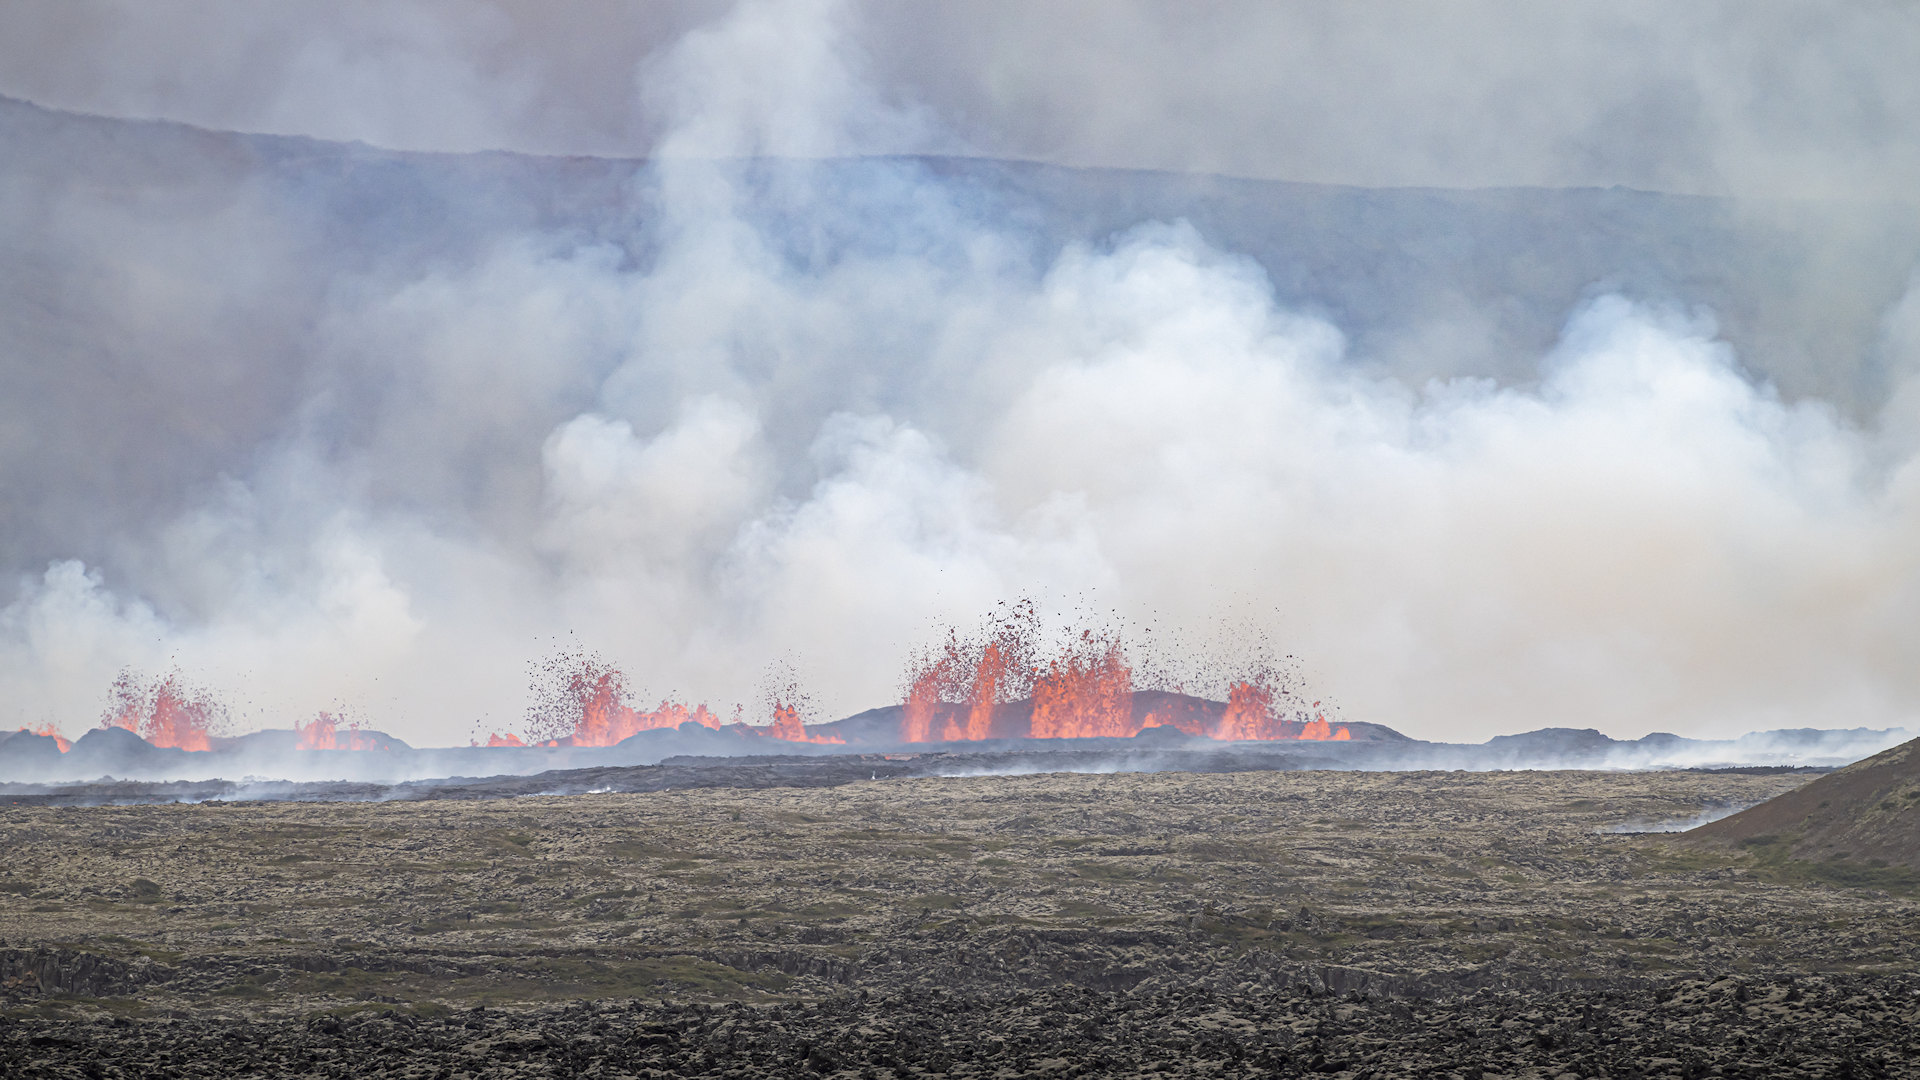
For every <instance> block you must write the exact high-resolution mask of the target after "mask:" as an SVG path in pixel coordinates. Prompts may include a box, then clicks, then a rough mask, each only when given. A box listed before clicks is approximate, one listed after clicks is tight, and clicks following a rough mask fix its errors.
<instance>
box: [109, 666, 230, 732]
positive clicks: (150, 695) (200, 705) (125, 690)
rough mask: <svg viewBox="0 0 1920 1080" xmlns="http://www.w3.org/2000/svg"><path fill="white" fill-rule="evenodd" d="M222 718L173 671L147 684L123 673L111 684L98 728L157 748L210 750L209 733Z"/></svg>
mask: <svg viewBox="0 0 1920 1080" xmlns="http://www.w3.org/2000/svg"><path fill="white" fill-rule="evenodd" d="M224 718H225V710H224V709H222V708H221V706H220V704H219V703H218V702H217V701H215V700H214V699H213V697H212V696H211V695H209V694H208V693H206V692H205V691H202V690H196V689H193V688H190V687H188V686H187V685H186V684H185V682H184V680H182V678H181V676H180V673H179V672H177V671H175V672H172V673H170V674H168V675H167V676H166V677H165V678H163V679H161V680H159V681H158V682H150V683H149V682H143V681H142V680H141V679H140V678H139V677H138V676H136V675H134V674H133V672H131V671H123V672H121V673H120V677H119V678H117V679H115V680H114V681H113V689H112V691H111V704H109V705H108V706H107V713H106V715H105V716H104V717H102V718H101V721H100V726H101V727H103V728H104V727H120V728H126V729H127V730H128V731H131V732H133V733H134V734H136V735H138V736H140V737H141V738H143V739H145V740H147V741H148V742H150V743H152V744H153V745H155V746H159V747H169V748H173V749H179V750H211V749H212V748H213V744H212V742H211V729H212V728H213V727H214V726H215V725H216V724H217V723H218V722H219V721H221V720H223V719H224Z"/></svg>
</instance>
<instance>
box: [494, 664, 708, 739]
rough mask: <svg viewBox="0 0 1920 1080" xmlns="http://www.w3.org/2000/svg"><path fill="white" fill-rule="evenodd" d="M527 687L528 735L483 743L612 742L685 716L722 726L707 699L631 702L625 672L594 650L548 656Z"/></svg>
mask: <svg viewBox="0 0 1920 1080" xmlns="http://www.w3.org/2000/svg"><path fill="white" fill-rule="evenodd" d="M531 689H532V691H533V704H532V705H531V706H530V707H529V708H528V710H527V726H526V737H525V738H524V739H522V738H521V737H519V736H516V735H511V734H507V735H499V734H495V735H490V736H488V738H487V743H486V745H488V746H613V745H615V744H616V743H619V742H621V741H622V740H624V739H628V738H631V737H632V736H634V735H638V734H639V733H640V732H642V731H654V730H658V729H660V728H677V727H679V726H680V725H681V724H684V723H687V722H688V721H692V722H694V723H697V724H699V725H700V726H701V727H707V728H718V727H720V718H719V717H718V716H715V715H714V714H713V712H712V710H710V709H708V708H707V707H706V706H705V705H696V706H694V707H692V708H688V707H687V706H685V705H681V704H679V703H677V702H673V701H662V702H661V703H660V704H659V705H658V706H657V707H655V708H654V709H652V710H644V709H637V708H635V707H634V706H633V704H632V700H633V691H632V689H631V688H630V687H629V685H628V683H627V676H626V673H625V672H623V671H621V670H620V669H619V668H617V667H615V666H614V665H613V664H611V663H609V662H608V661H607V660H605V659H603V658H602V657H600V656H598V655H595V654H592V653H561V654H559V655H557V656H553V657H549V658H548V659H547V660H545V661H544V662H542V663H541V664H540V665H539V666H538V667H536V668H535V670H534V678H533V683H532V686H531Z"/></svg>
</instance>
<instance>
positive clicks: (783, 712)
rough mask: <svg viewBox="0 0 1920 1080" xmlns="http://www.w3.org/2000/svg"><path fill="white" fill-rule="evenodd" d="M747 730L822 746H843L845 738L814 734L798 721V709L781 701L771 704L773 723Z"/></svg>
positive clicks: (786, 740)
mask: <svg viewBox="0 0 1920 1080" xmlns="http://www.w3.org/2000/svg"><path fill="white" fill-rule="evenodd" d="M747 730H748V731H751V732H753V733H754V734H756V735H765V736H766V737H768V738H770V739H779V740H781V741H782V742H799V743H818V744H821V745H823V746H844V745H846V741H847V740H845V739H843V738H841V737H840V736H838V735H814V734H812V733H810V732H808V731H807V725H806V724H804V723H802V722H801V721H800V710H799V709H798V708H795V707H794V706H792V705H788V704H785V703H783V702H778V701H776V702H774V704H773V723H771V724H769V725H767V726H766V727H763V728H755V727H750V728H748V729H747Z"/></svg>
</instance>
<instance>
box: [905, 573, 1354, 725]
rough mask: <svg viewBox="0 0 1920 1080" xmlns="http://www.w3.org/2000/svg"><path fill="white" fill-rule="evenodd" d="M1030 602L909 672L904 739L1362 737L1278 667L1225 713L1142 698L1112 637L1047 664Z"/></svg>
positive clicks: (1236, 693) (1237, 690)
mask: <svg viewBox="0 0 1920 1080" xmlns="http://www.w3.org/2000/svg"><path fill="white" fill-rule="evenodd" d="M1038 642H1039V620H1038V619H1037V618H1036V617H1035V615H1034V610H1033V606H1032V605H1031V604H1030V603H1024V602H1023V603H1021V604H1017V605H1013V606H1011V607H1009V608H1005V609H1003V612H1002V615H1001V617H1000V618H998V619H996V620H995V621H994V622H993V623H992V624H991V626H990V628H989V630H988V632H987V633H986V634H985V635H983V636H982V638H981V639H980V640H978V641H974V640H969V639H963V638H961V637H960V636H959V635H958V634H957V633H956V632H954V631H952V630H949V631H948V632H947V640H946V643H945V644H944V645H943V646H942V647H941V648H940V649H939V650H937V651H933V652H928V653H923V654H921V655H920V656H918V657H915V658H914V660H913V661H912V663H911V664H910V665H909V667H908V671H907V679H906V701H905V703H904V706H903V708H902V716H901V724H900V737H901V741H903V742H910V743H927V742H975V741H979V740H981V739H1010V738H1033V739H1086V738H1101V737H1105V738H1131V737H1132V736H1135V735H1138V734H1140V733H1141V732H1142V731H1145V730H1146V729H1148V728H1152V727H1170V728H1173V729H1175V730H1177V731H1179V732H1181V733H1182V734H1185V735H1193V736H1199V737H1204V738H1211V739H1222V740H1242V739H1244V740H1262V741H1269V740H1280V739H1306V740H1347V739H1351V738H1352V737H1353V735H1352V733H1351V732H1350V731H1349V730H1348V729H1347V728H1346V727H1345V726H1344V725H1339V726H1336V725H1334V724H1333V723H1331V722H1330V721H1328V720H1327V718H1326V717H1325V716H1324V715H1322V714H1321V713H1320V712H1319V711H1318V710H1319V708H1320V703H1319V702H1317V701H1316V702H1313V703H1312V705H1311V706H1306V705H1304V704H1303V703H1301V702H1300V701H1299V700H1298V698H1297V697H1296V696H1295V695H1294V694H1293V692H1292V691H1291V690H1290V689H1288V688H1287V687H1286V686H1285V685H1284V684H1283V682H1282V680H1281V679H1280V678H1279V677H1277V676H1276V675H1275V674H1274V672H1273V671H1272V670H1271V668H1270V666H1269V665H1265V664H1256V665H1254V666H1255V667H1256V668H1257V669H1258V671H1257V672H1256V673H1255V674H1254V675H1252V676H1249V677H1246V678H1242V679H1239V680H1237V681H1235V682H1234V683H1233V684H1232V686H1231V688H1230V689H1229V690H1228V694H1227V701H1226V705H1225V708H1224V709H1222V708H1221V707H1220V705H1219V703H1218V702H1207V701H1205V700H1204V699H1198V698H1189V697H1186V696H1185V695H1184V694H1178V693H1174V694H1159V695H1154V697H1153V702H1152V704H1151V705H1150V706H1147V707H1145V708H1143V702H1142V700H1141V698H1140V696H1139V695H1136V693H1135V689H1136V687H1135V685H1134V668H1133V665H1132V664H1130V663H1129V661H1128V658H1127V653H1126V649H1125V648H1124V647H1123V646H1122V644H1121V642H1120V640H1119V638H1118V637H1117V636H1115V635H1113V634H1111V633H1107V632H1102V631H1096V630H1087V629H1083V630H1081V631H1080V632H1079V633H1078V634H1076V635H1074V636H1072V637H1070V638H1069V640H1068V642H1067V644H1066V645H1065V646H1064V647H1062V648H1061V649H1059V651H1058V652H1057V654H1056V655H1054V656H1053V657H1052V658H1051V659H1048V660H1047V661H1046V662H1045V664H1044V666H1043V665H1042V664H1041V663H1039V662H1038V659H1037V658H1038V657H1039V655H1040V652H1041V649H1040V646H1039V643H1038Z"/></svg>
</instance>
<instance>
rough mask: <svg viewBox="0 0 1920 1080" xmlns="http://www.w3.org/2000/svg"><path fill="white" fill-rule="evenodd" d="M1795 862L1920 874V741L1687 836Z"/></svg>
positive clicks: (1881, 753) (1880, 755)
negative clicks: (1776, 853) (1888, 867)
mask: <svg viewBox="0 0 1920 1080" xmlns="http://www.w3.org/2000/svg"><path fill="white" fill-rule="evenodd" d="M1685 836H1686V837H1687V839H1689V840H1690V841H1694V842H1699V843H1713V844H1738V845H1745V846H1749V847H1754V848H1758V849H1761V850H1762V851H1766V850H1767V849H1770V848H1781V847H1783V848H1784V849H1785V850H1786V851H1787V852H1789V853H1790V854H1792V855H1793V856H1794V857H1795V858H1799V859H1808V860H1823V861H1858V862H1864V863H1867V864H1869V865H1872V864H1874V863H1876V862H1877V863H1880V864H1881V865H1885V864H1887V863H1893V864H1898V865H1901V866H1909V867H1915V868H1920V739H1915V740H1913V741H1911V742H1905V743H1901V744H1900V745H1899V746H1896V747H1894V748H1892V749H1891V750H1885V751H1882V752H1880V753H1878V754H1875V755H1874V756H1872V757H1870V758H1867V759H1866V760H1864V761H1856V762H1854V763H1853V764H1852V765H1849V766H1847V767H1846V768H1844V769H1840V770H1839V771H1837V772H1833V773H1829V774H1827V775H1826V776H1823V777H1821V778H1820V779H1818V780H1815V781H1813V782H1812V783H1810V784H1808V785H1807V786H1805V787H1803V788H1799V789H1796V790H1794V791H1789V792H1787V793H1786V794H1785V795H1781V796H1778V797H1776V798H1773V799H1769V800H1768V801H1766V802H1763V803H1761V804H1760V805H1758V806H1753V807H1749V808H1748V809H1746V810H1743V811H1741V812H1740V813H1738V814H1734V815H1733V816H1731V817H1726V818H1722V819H1720V820H1719V821H1716V822H1712V823H1711V824H1707V825H1702V826H1700V827H1699V828H1697V829H1694V830H1692V831H1690V832H1688V833H1686V834H1685Z"/></svg>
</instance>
